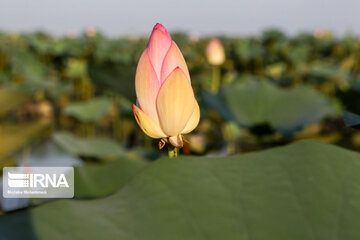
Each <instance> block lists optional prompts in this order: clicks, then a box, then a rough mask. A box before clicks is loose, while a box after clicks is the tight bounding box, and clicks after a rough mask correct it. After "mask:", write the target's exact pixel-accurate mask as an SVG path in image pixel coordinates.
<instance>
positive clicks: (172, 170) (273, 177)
mask: <svg viewBox="0 0 360 240" xmlns="http://www.w3.org/2000/svg"><path fill="white" fill-rule="evenodd" d="M359 171H360V155H359V154H358V153H355V152H351V151H348V150H343V149H341V148H338V147H335V146H331V145H328V144H322V143H318V142H314V141H304V142H298V143H294V144H292V145H289V146H286V147H281V148H276V149H272V150H267V151H261V152H257V153H251V154H243V155H235V156H232V157H215V158H206V159H205V158H199V157H181V158H179V159H171V160H169V159H161V160H159V161H157V162H156V163H154V164H151V165H150V166H148V167H146V168H145V169H143V170H142V171H141V172H138V173H137V174H136V175H135V176H134V178H132V179H131V180H130V181H128V182H127V183H126V184H125V185H123V186H122V187H121V189H120V190H119V191H118V192H116V193H115V194H113V195H111V196H109V197H106V198H102V199H96V200H91V201H80V200H59V201H55V202H51V203H47V204H44V205H42V206H39V207H36V208H33V209H29V210H25V211H19V212H15V213H13V214H11V215H7V216H6V215H5V216H1V217H0V232H1V234H2V237H3V238H4V239H24V238H26V239H49V238H51V239H62V240H63V239H101V238H104V236H106V238H108V239H127V240H135V239H136V240H137V239H141V240H143V239H146V240H151V239H156V240H162V239H164V240H165V239H166V240H168V239H172V240H177V239H181V240H183V239H188V240H192V239H194V240H195V239H196V240H199V239H214V240H215V239H255V240H257V239H259V240H260V239H269V240H272V239H274V240H282V239H284V240H288V239H292V240H297V239H299V240H307V239H309V240H310V239H319V240H322V239H324V240H327V239H332V238H336V239H347V240H352V239H354V240H356V239H359V237H360V231H359V230H358V226H359V224H360V219H359V212H360V199H359V196H360V191H359V187H358V186H359V184H360V176H359V174H358V172H359ZM19 226H21V231H19V230H18V229H19Z"/></svg>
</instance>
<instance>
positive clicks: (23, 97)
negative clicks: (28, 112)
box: [0, 89, 31, 117]
mask: <svg viewBox="0 0 360 240" xmlns="http://www.w3.org/2000/svg"><path fill="white" fill-rule="evenodd" d="M30 100H31V96H30V95H29V94H26V93H23V92H19V91H11V90H4V89H1V90H0V117H2V116H4V115H6V114H8V113H10V112H12V111H15V110H17V109H18V108H20V107H21V106H23V105H24V104H25V103H26V102H29V101H30Z"/></svg>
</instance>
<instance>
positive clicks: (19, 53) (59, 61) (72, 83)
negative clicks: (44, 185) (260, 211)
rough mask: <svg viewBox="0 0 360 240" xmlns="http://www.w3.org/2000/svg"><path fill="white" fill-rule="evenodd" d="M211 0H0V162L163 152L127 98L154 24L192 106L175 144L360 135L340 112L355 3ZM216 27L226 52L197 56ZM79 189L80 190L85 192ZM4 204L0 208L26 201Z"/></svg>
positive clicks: (358, 55)
mask: <svg viewBox="0 0 360 240" xmlns="http://www.w3.org/2000/svg"><path fill="white" fill-rule="evenodd" d="M219 4H220V3H219V1H212V0H211V1H205V0H202V1H189V0H186V1H181V2H179V1H165V0H156V1H127V2H126V3H124V2H123V1H110V0H105V1H85V0H79V1H70V0H63V1H55V0H38V1H25V0H18V1H11V0H0V87H1V88H0V117H1V124H0V166H1V167H4V166H17V165H18V166H19V165H21V166H22V165H25V166H28V165H30V166H31V165H33V166H76V165H90V166H95V167H97V166H101V165H102V164H104V163H109V162H112V161H116V159H118V158H123V157H126V158H130V159H134V161H140V162H149V161H154V160H156V159H158V158H160V157H161V156H165V154H166V149H165V150H162V151H159V150H158V147H157V146H158V145H157V144H158V141H157V140H153V139H150V138H149V137H147V136H146V135H145V134H143V132H142V131H141V130H140V128H139V127H138V126H137V124H136V122H135V119H134V117H133V113H132V109H131V104H132V103H135V98H136V97H135V89H134V83H135V82H134V81H135V80H134V75H135V70H136V65H137V62H138V60H139V57H140V55H141V53H142V51H143V50H144V49H145V47H146V44H147V40H148V37H149V35H150V33H151V30H152V27H153V26H154V25H155V24H156V23H157V22H160V23H162V24H163V25H164V26H165V27H166V28H167V29H168V30H169V32H170V34H171V36H172V37H173V40H174V41H175V42H176V43H177V44H178V46H179V48H180V49H181V51H182V53H183V55H184V57H185V59H186V61H187V64H188V67H189V70H190V75H191V78H192V84H193V88H194V91H195V94H196V98H197V99H198V102H199V104H200V108H201V120H200V123H199V126H198V127H197V128H196V129H195V131H193V132H192V133H190V134H188V135H186V136H185V138H186V139H187V143H186V144H185V146H184V148H183V149H182V151H181V154H185V155H187V154H192V155H207V156H225V155H232V154H236V153H244V152H251V151H257V150H261V149H267V148H270V147H274V146H281V145H285V144H287V143H290V142H293V141H297V140H301V139H316V140H319V141H323V142H327V143H333V144H336V145H339V146H343V147H345V148H348V149H353V150H359V149H360V133H359V132H356V131H355V130H351V129H349V128H346V127H345V124H344V121H343V117H342V116H343V112H344V111H349V112H353V113H360V104H359V103H360V100H359V92H360V76H359V72H360V39H359V37H358V36H359V34H360V25H359V24H358V23H359V22H360V15H359V14H358V13H357V11H358V9H360V2H359V1H356V0H347V1H335V0H328V1H320V0H315V1H314V0H313V1H310V0H303V1H285V0H273V1H267V0H257V1H250V0H246V1H230V0H223V1H221V7H219ZM213 37H217V38H218V39H219V40H220V43H221V45H222V48H223V51H224V54H225V59H224V60H223V61H221V63H219V64H214V63H212V62H211V61H209V56H207V55H206V48H207V46H208V44H209V42H210V40H211V39H212V38H213ZM214 82H218V85H217V84H215V87H214ZM79 181H80V180H79ZM84 189H85V190H86V188H84ZM84 189H80V188H78V192H77V193H76V194H75V195H76V197H79V198H81V197H83V196H86V197H89V193H88V192H86V191H85V190H84ZM87 194H88V195H87ZM90 195H91V194H90ZM1 203H2V209H3V211H10V210H14V209H17V208H19V207H24V206H28V204H29V202H28V201H27V200H21V201H20V200H11V201H10V200H8V199H2V202H1Z"/></svg>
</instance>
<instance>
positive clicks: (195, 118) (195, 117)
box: [182, 100, 200, 134]
mask: <svg viewBox="0 0 360 240" xmlns="http://www.w3.org/2000/svg"><path fill="white" fill-rule="evenodd" d="M199 120H200V108H199V104H198V103H197V101H196V100H195V107H194V111H193V113H192V114H191V117H190V118H189V121H188V122H187V124H186V126H185V128H184V130H182V134H186V133H189V132H191V131H192V130H194V129H195V128H196V127H197V125H198V124H199Z"/></svg>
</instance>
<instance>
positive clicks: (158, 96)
mask: <svg viewBox="0 0 360 240" xmlns="http://www.w3.org/2000/svg"><path fill="white" fill-rule="evenodd" d="M135 89H136V97H137V103H136V105H134V104H133V111H134V115H135V119H136V121H137V123H138V125H139V126H140V128H141V129H142V130H143V132H144V133H145V134H146V135H148V136H149V137H152V138H158V139H161V141H160V143H159V147H160V148H161V147H163V145H164V144H165V143H169V144H171V145H172V146H174V147H176V148H181V147H182V146H183V134H186V133H189V132H191V131H192V130H194V128H195V127H196V126H197V125H198V123H199V119H200V109H199V105H198V103H197V101H196V99H195V97H194V91H193V89H192V86H191V81H190V75H189V70H188V68H187V66H186V62H185V60H184V57H183V55H182V54H181V52H180V50H179V48H178V46H177V45H176V43H175V42H174V41H173V40H172V39H171V37H170V35H169V33H168V32H167V30H166V29H165V27H164V26H162V25H161V24H159V23H158V24H156V25H155V27H154V29H153V31H152V33H151V36H150V39H149V43H148V45H147V47H146V49H145V50H144V52H143V53H142V55H141V57H140V60H139V63H138V66H137V69H136V76H135Z"/></svg>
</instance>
